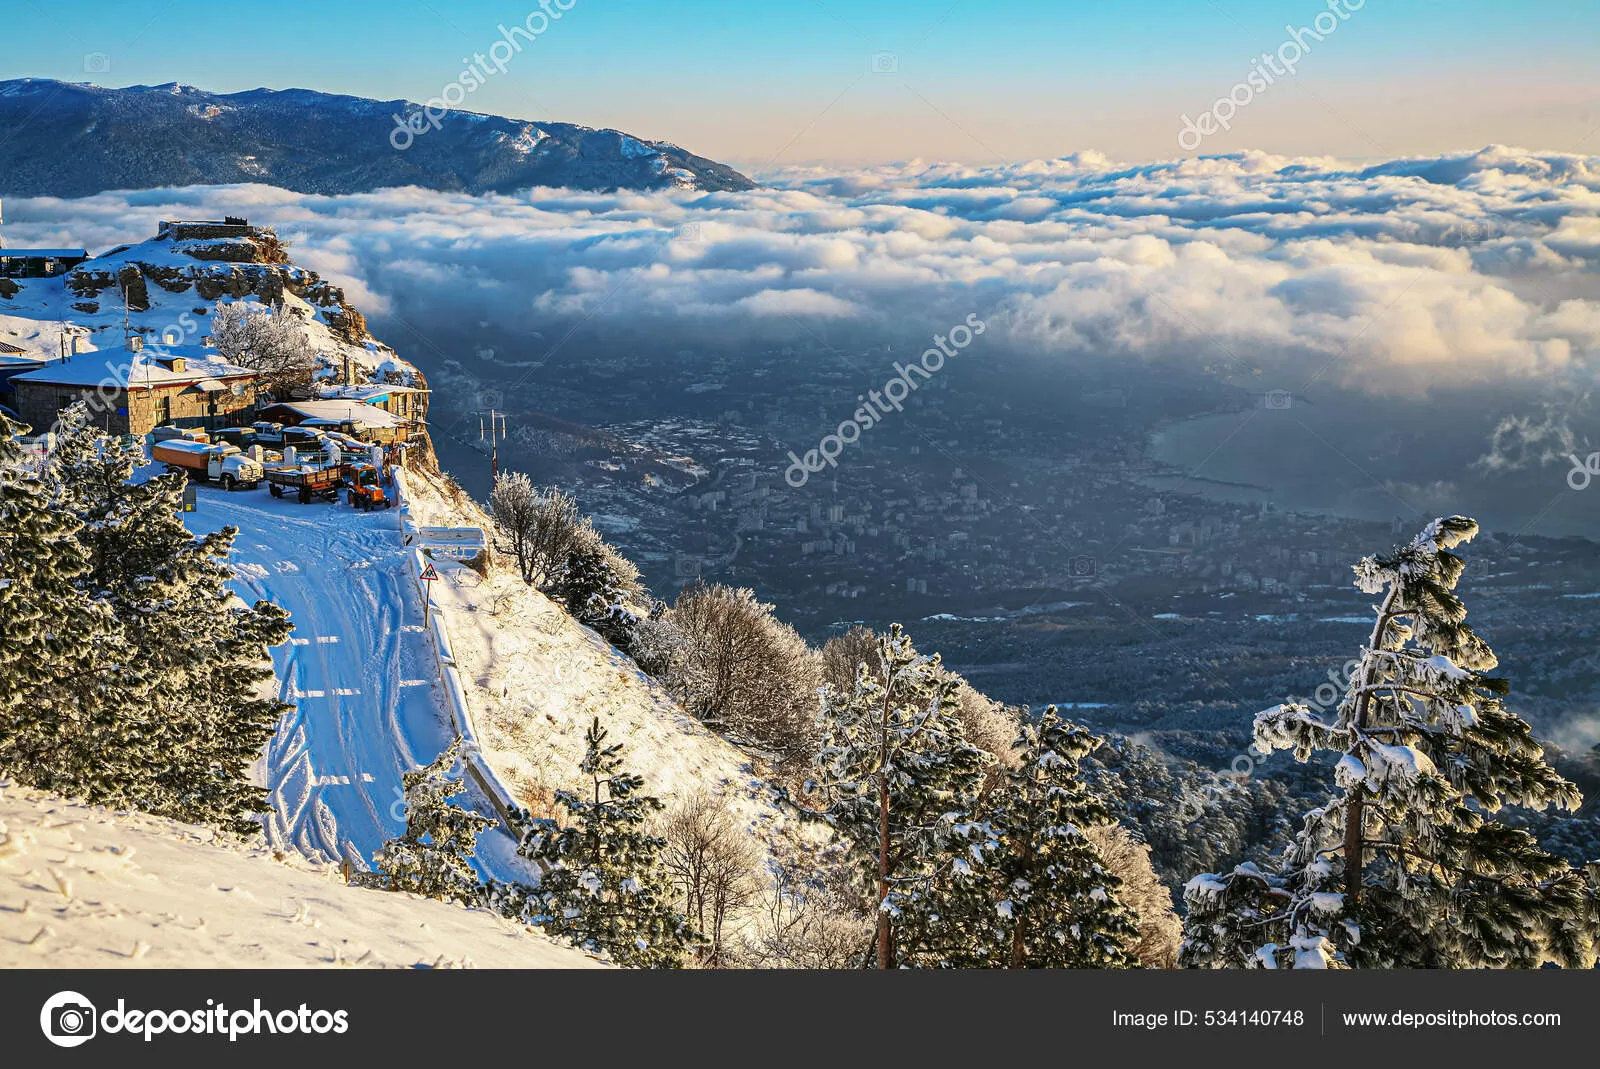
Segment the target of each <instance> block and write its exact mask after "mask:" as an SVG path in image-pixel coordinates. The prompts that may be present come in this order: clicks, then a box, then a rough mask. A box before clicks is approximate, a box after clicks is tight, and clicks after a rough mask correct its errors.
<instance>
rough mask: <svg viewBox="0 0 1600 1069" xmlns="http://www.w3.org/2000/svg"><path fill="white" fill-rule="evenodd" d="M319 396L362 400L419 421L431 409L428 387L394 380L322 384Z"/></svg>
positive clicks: (424, 417) (386, 410)
mask: <svg viewBox="0 0 1600 1069" xmlns="http://www.w3.org/2000/svg"><path fill="white" fill-rule="evenodd" d="M317 397H318V399H320V400H323V401H355V402H357V403H359V404H364V405H372V406H374V407H375V408H381V409H383V410H384V411H385V412H388V413H389V414H391V415H394V416H399V417H400V418H401V419H403V420H410V421H412V422H416V423H422V422H425V421H426V419H427V413H428V391H427V390H424V389H421V388H419V387H416V386H398V385H395V384H392V383H381V382H369V383H363V384H361V385H358V386H348V385H339V386H319V387H317Z"/></svg>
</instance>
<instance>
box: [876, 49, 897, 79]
mask: <svg viewBox="0 0 1600 1069" xmlns="http://www.w3.org/2000/svg"><path fill="white" fill-rule="evenodd" d="M899 70H900V57H899V56H897V55H895V54H894V53H893V52H874V53H873V54H872V73H873V74H895V73H897V72H898V71H899Z"/></svg>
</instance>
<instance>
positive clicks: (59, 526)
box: [0, 414, 147, 796]
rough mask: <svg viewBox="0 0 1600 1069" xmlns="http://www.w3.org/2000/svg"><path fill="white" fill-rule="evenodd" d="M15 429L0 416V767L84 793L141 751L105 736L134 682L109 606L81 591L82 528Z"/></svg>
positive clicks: (135, 689) (85, 558) (128, 701)
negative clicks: (1, 663)
mask: <svg viewBox="0 0 1600 1069" xmlns="http://www.w3.org/2000/svg"><path fill="white" fill-rule="evenodd" d="M24 431H25V428H23V427H20V426H18V425H17V424H15V423H12V422H11V421H10V420H8V419H6V418H5V416H4V415H3V414H0V650H4V651H5V657H6V666H5V671H3V672H0V771H4V773H5V774H6V775H8V776H12V777H14V778H15V779H17V780H18V781H19V782H21V783H24V784H27V785H28V786H33V787H40V788H43V789H45V790H53V791H58V792H60V793H63V794H76V795H91V796H93V795H94V794H96V793H97V790H96V789H97V788H98V787H99V786H100V785H102V784H103V783H105V782H107V781H111V782H115V781H117V780H119V779H122V778H125V777H126V776H127V775H128V774H130V770H132V769H134V768H136V766H137V764H138V762H139V760H141V759H142V758H144V757H145V756H147V751H145V750H144V749H142V748H140V747H139V746H137V745H136V743H137V742H138V733H137V732H133V733H127V734H119V733H117V732H115V731H113V730H110V729H111V727H113V726H114V725H117V724H119V723H120V724H121V725H123V726H126V725H127V723H128V722H129V721H130V719H131V714H132V713H133V712H134V711H135V710H137V709H138V708H139V700H140V696H141V694H140V692H141V689H142V686H143V680H142V677H141V675H140V673H139V672H138V671H137V670H136V669H135V668H134V666H133V661H132V658H131V656H130V652H129V651H128V649H127V647H126V645H125V643H124V642H123V629H122V627H121V626H120V624H119V623H118V621H117V619H116V617H115V615H114V614H113V613H112V610H111V607H110V606H109V605H107V604H105V603H104V602H103V601H97V600H94V599H92V598H90V597H89V596H88V595H87V594H86V593H85V592H84V591H83V589H82V588H81V585H80V584H81V582H82V580H83V578H84V577H85V576H86V575H87V574H88V572H89V566H90V564H89V554H88V553H87V552H86V551H85V549H84V547H83V545H82V543H81V542H80V541H79V539H78V535H79V532H80V529H81V527H82V524H81V523H80V522H79V520H78V519H77V517H76V516H74V515H72V514H71V513H70V512H67V511H64V510H62V509H60V508H58V507H57V505H56V495H55V493H54V492H53V491H52V488H51V486H50V484H49V483H48V482H47V481H46V480H45V479H43V478H42V477H41V476H40V475H39V474H38V473H37V472H36V471H35V470H34V466H33V465H32V464H31V463H30V462H29V461H28V459H27V457H26V456H25V454H24V453H23V451H22V448H21V446H20V445H19V444H18V443H17V441H16V438H17V436H18V435H20V434H22V433H24ZM107 746H109V748H110V750H111V752H110V753H106V754H102V753H101V752H100V751H101V750H102V748H105V747H107ZM102 758H103V760H102ZM101 793H103V792H101Z"/></svg>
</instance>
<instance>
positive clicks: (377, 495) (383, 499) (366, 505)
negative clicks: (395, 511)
mask: <svg viewBox="0 0 1600 1069" xmlns="http://www.w3.org/2000/svg"><path fill="white" fill-rule="evenodd" d="M345 484H346V485H347V486H349V487H350V507H351V508H358V509H360V510H361V511H362V512H371V511H372V510H373V509H386V508H391V507H393V505H394V500H393V499H392V498H390V497H389V495H388V494H386V493H384V492H383V484H382V480H381V479H380V478H379V476H378V469H377V468H375V467H373V466H372V465H371V464H356V465H354V466H352V467H351V468H350V470H349V471H348V473H347V474H346V475H345Z"/></svg>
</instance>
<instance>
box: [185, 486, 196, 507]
mask: <svg viewBox="0 0 1600 1069" xmlns="http://www.w3.org/2000/svg"><path fill="white" fill-rule="evenodd" d="M199 507H200V502H199V498H198V497H196V495H195V491H194V487H192V486H185V487H184V488H183V511H185V512H194V511H196V510H197V509H198V508H199Z"/></svg>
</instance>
